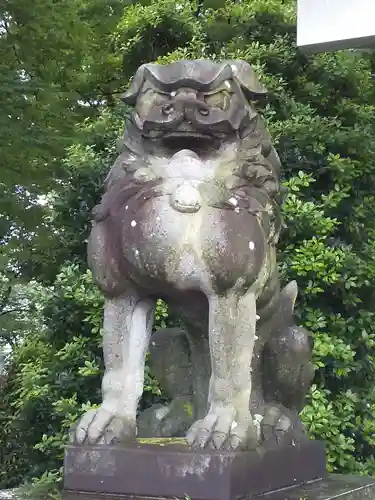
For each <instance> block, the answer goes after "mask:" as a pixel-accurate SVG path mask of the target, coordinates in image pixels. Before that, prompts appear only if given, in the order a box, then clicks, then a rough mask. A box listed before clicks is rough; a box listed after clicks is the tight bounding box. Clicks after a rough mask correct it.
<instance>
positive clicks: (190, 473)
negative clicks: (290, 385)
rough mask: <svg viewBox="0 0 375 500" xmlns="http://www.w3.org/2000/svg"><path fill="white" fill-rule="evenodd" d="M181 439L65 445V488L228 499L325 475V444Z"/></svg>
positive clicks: (171, 496)
mask: <svg viewBox="0 0 375 500" xmlns="http://www.w3.org/2000/svg"><path fill="white" fill-rule="evenodd" d="M184 442H185V441H184V440H176V439H172V440H169V441H168V440H167V441H165V440H164V441H163V440H162V441H161V440H155V439H153V440H152V439H150V440H144V441H143V442H140V443H138V444H137V445H134V446H133V447H126V448H125V447H123V448H122V447H119V446H116V447H110V446H101V447H85V446H83V447H82V446H71V447H68V448H67V449H66V455H65V471H64V472H65V473H64V488H65V490H70V491H75V492H77V491H84V492H86V493H87V492H91V493H101V494H117V495H125V496H133V495H134V496H136V497H138V496H141V497H142V496H146V497H151V496H154V497H168V498H183V497H184V495H185V494H186V495H188V496H189V497H191V498H192V499H199V500H232V499H235V498H237V497H242V496H244V495H252V496H255V495H259V494H260V493H265V492H270V491H274V490H279V489H280V488H286V487H289V486H296V485H298V484H301V483H304V482H307V481H312V480H317V479H320V478H323V477H325V475H326V468H325V455H324V445H323V444H322V443H320V442H318V441H310V442H307V443H304V444H302V445H296V446H289V447H278V448H277V449H276V450H273V451H268V452H265V450H262V449H258V450H256V451H243V452H222V451H212V450H207V451H206V450H203V451H192V450H191V449H190V448H189V447H188V446H187V445H186V442H185V444H183V443H184Z"/></svg>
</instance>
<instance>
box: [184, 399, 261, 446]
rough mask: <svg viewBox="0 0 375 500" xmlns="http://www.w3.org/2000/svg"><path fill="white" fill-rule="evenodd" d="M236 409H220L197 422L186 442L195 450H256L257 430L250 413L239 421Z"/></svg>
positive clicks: (190, 430)
mask: <svg viewBox="0 0 375 500" xmlns="http://www.w3.org/2000/svg"><path fill="white" fill-rule="evenodd" d="M236 416H237V411H236V410H235V409H234V408H220V410H218V411H212V410H211V411H210V412H209V413H208V414H207V416H206V417H205V418H204V419H202V420H198V421H197V422H195V423H194V424H193V425H192V426H191V427H190V429H189V431H188V433H187V435H186V440H187V442H188V444H189V445H190V446H191V447H192V448H194V449H203V448H211V449H214V450H223V451H234V450H240V449H254V448H255V447H256V446H257V434H258V433H257V430H256V427H255V425H254V423H253V419H252V417H251V414H250V412H247V415H246V417H245V418H243V419H241V420H238V419H237V417H236Z"/></svg>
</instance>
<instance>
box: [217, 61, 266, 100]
mask: <svg viewBox="0 0 375 500" xmlns="http://www.w3.org/2000/svg"><path fill="white" fill-rule="evenodd" d="M225 63H226V64H229V65H230V67H231V68H232V74H233V77H235V78H236V79H237V81H238V82H239V84H240V85H241V89H242V91H243V93H244V94H245V96H246V98H247V99H248V100H249V101H263V100H265V99H266V98H267V96H268V91H267V89H266V87H265V86H264V85H262V84H261V83H260V81H259V80H258V78H257V76H256V74H255V71H254V70H253V68H252V67H251V66H250V64H249V63H247V62H245V61H241V60H233V61H225Z"/></svg>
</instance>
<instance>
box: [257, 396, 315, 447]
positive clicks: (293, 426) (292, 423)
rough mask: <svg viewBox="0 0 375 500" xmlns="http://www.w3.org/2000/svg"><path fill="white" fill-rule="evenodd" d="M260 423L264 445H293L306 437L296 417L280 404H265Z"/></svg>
mask: <svg viewBox="0 0 375 500" xmlns="http://www.w3.org/2000/svg"><path fill="white" fill-rule="evenodd" d="M263 414H264V417H263V420H262V423H261V429H262V436H263V442H264V444H265V445H266V446H270V447H273V446H279V445H294V444H296V443H297V442H298V441H301V439H303V438H304V439H306V433H305V431H304V428H303V426H302V424H301V422H300V420H299V418H298V416H296V415H294V414H292V412H290V411H289V410H288V409H287V408H284V407H283V406H282V405H273V404H270V405H267V406H266V407H265V408H264V413H263Z"/></svg>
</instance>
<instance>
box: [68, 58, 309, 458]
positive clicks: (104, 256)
mask: <svg viewBox="0 0 375 500" xmlns="http://www.w3.org/2000/svg"><path fill="white" fill-rule="evenodd" d="M266 95H267V91H266V89H265V88H264V87H263V85H262V84H261V83H260V82H259V81H258V79H257V78H256V75H255V73H254V71H253V69H252V68H251V66H250V65H249V64H247V63H246V62H244V61H224V62H221V63H217V62H213V61H208V60H197V61H179V62H177V63H173V64H169V65H166V66H161V65H158V64H146V65H143V66H141V67H140V68H139V70H138V71H137V73H136V75H135V77H134V79H133V81H132V84H131V87H130V89H129V91H128V92H127V93H126V95H125V96H124V101H125V102H126V103H127V104H129V105H130V106H132V107H133V113H132V116H131V119H130V120H128V122H127V125H126V131H125V134H124V138H123V142H122V145H121V152H120V155H119V157H118V159H117V160H116V162H115V164H114V165H113V167H112V169H111V170H110V172H109V174H108V176H107V179H106V182H105V192H104V195H103V198H102V200H101V203H100V204H99V205H98V206H97V207H95V209H94V212H93V214H94V217H93V218H94V220H93V227H92V232H91V235H90V238H89V243H88V258H89V265H90V268H91V270H92V272H93V276H94V279H95V281H96V282H97V284H98V286H99V287H100V289H101V290H102V292H103V294H104V295H105V297H106V305H105V311H104V339H103V349H104V359H105V365H106V371H105V375H104V379H103V384H102V387H103V402H102V404H101V406H100V407H99V408H98V409H96V410H91V411H90V412H88V413H87V414H86V415H84V416H83V417H82V419H81V420H80V422H78V424H77V426H76V428H75V429H73V431H72V434H71V436H72V442H73V443H76V444H83V445H87V444H91V445H94V444H108V445H113V444H116V443H121V444H124V443H129V442H132V441H133V442H134V440H135V437H136V427H137V421H136V416H137V413H136V412H137V403H138V401H139V398H140V396H141V394H142V388H143V380H144V362H145V356H146V352H147V349H148V347H149V344H150V337H151V331H152V323H153V310H154V305H155V300H156V299H157V298H163V299H165V300H166V301H167V302H168V303H169V305H170V308H171V311H172V312H173V311H174V312H176V313H177V314H178V315H179V316H180V317H182V318H183V323H184V324H183V327H182V328H181V330H179V331H176V330H175V331H174V332H173V331H172V332H171V331H168V330H163V331H159V332H157V333H156V334H155V335H153V336H152V338H151V362H152V364H153V367H154V369H155V372H157V373H158V378H159V379H160V382H161V385H162V388H163V389H164V390H165V392H166V393H168V394H169V396H170V398H171V399H172V402H171V405H170V406H169V407H165V408H160V406H158V407H155V408H152V409H151V410H148V411H147V413H146V414H143V415H141V417H140V419H139V421H138V427H139V431H140V434H141V435H152V434H155V435H156V436H161V437H163V436H182V435H186V437H187V440H188V442H189V444H190V445H191V446H192V447H193V448H195V449H207V448H208V449H222V450H224V451H228V450H240V449H254V448H256V447H257V446H258V445H259V444H260V443H262V444H263V445H264V446H266V447H268V449H269V448H272V447H275V446H276V447H277V446H284V445H285V446H288V445H292V444H296V443H299V442H303V441H306V440H307V437H306V435H305V432H304V429H303V426H302V425H301V422H300V420H299V416H298V415H299V412H300V410H301V409H302V406H303V401H304V397H305V394H306V392H307V390H308V387H309V385H310V382H311V380H312V377H313V369H312V364H311V361H310V357H311V338H310V335H309V333H308V332H307V331H306V330H304V329H303V328H300V327H298V326H296V325H295V322H294V319H293V309H294V303H295V300H296V296H297V285H296V283H295V282H292V283H289V285H288V286H287V287H285V288H284V290H282V291H281V290H280V283H279V277H278V272H277V265H276V244H277V241H278V238H279V234H280V231H281V228H282V219H281V212H280V203H281V201H282V199H281V198H282V197H281V189H280V181H279V175H280V161H279V158H278V155H277V153H276V151H275V149H274V148H273V146H272V143H271V139H270V137H269V135H268V133H267V131H266V129H265V126H264V123H263V121H262V118H261V116H260V114H259V113H258V112H257V109H256V105H255V103H256V102H259V101H262V100H264V99H265V98H266ZM171 335H176V339H175V341H173V342H171Z"/></svg>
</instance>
